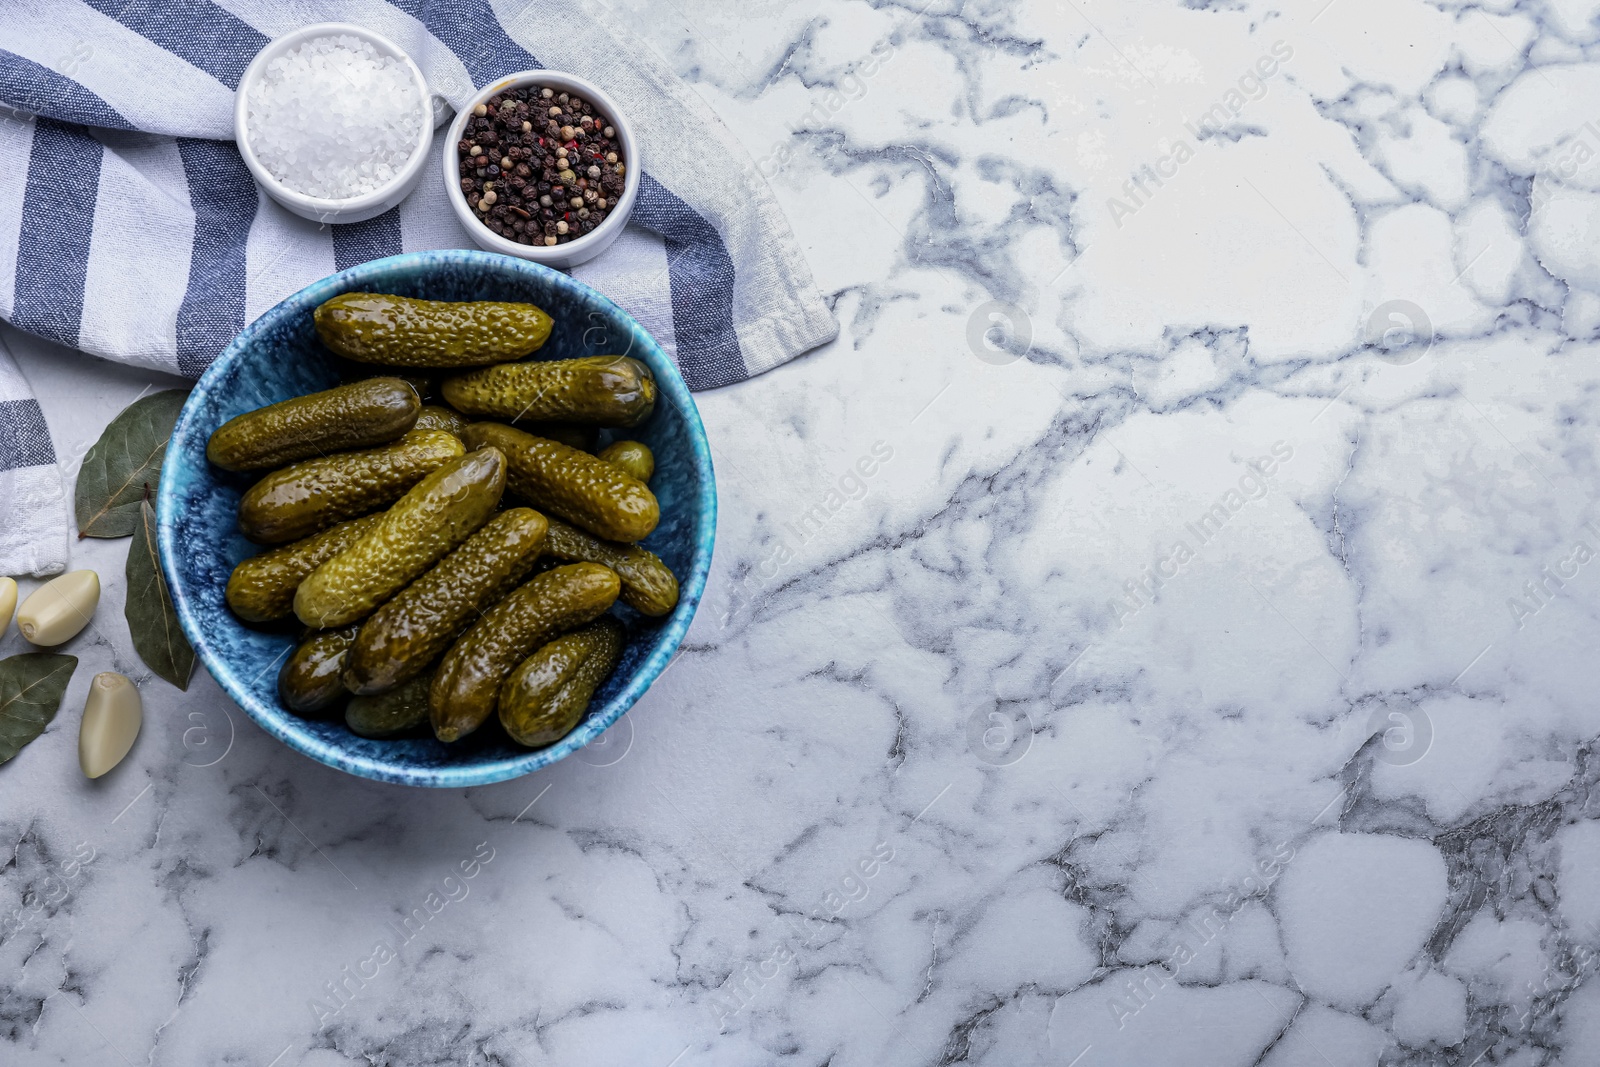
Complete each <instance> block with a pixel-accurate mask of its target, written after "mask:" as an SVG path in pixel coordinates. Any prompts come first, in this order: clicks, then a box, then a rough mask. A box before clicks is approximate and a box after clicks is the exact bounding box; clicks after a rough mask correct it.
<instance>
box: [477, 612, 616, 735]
mask: <svg viewBox="0 0 1600 1067" xmlns="http://www.w3.org/2000/svg"><path fill="white" fill-rule="evenodd" d="M625 636H626V634H625V632H624V630H623V628H622V623H620V622H618V621H617V620H616V619H615V618H613V617H611V616H609V615H607V616H603V617H602V618H600V619H597V620H596V621H595V622H593V623H591V624H590V625H588V626H585V627H584V628H583V629H581V630H577V631H575V632H573V633H570V634H567V635H566V636H565V637H558V638H556V639H555V640H554V641H551V642H550V643H549V644H547V645H545V646H544V647H543V648H541V649H539V650H538V651H537V652H535V653H534V654H533V655H531V656H529V657H528V658H527V659H525V660H523V661H522V663H521V664H520V665H519V666H518V667H517V669H516V670H514V671H512V672H511V676H510V677H508V678H507V679H506V680H505V684H504V685H502V686H501V687H500V725H501V726H503V727H504V728H505V731H506V733H507V734H509V735H510V737H511V739H512V740H513V741H515V742H516V743H517V744H519V745H526V746H527V747H528V748H541V747H543V746H545V745H553V744H555V743H556V742H557V741H559V740H561V739H562V738H563V737H565V736H567V734H569V733H571V732H572V729H573V727H575V726H577V725H578V723H579V722H580V721H581V720H582V719H583V714H584V712H586V711H588V710H589V701H590V700H591V699H592V698H593V697H594V691H595V690H596V689H598V688H599V687H600V686H601V684H602V683H604V682H605V680H606V679H607V678H609V677H610V676H611V672H612V671H613V670H615V669H616V667H617V662H618V661H619V660H620V659H621V658H622V646H623V640H624V637H625Z"/></svg>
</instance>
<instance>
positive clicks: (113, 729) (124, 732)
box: [78, 671, 144, 778]
mask: <svg viewBox="0 0 1600 1067" xmlns="http://www.w3.org/2000/svg"><path fill="white" fill-rule="evenodd" d="M143 722H144V701H143V700H141V699H140V697H139V687H138V686H136V685H134V684H133V683H132V682H130V681H128V679H126V678H124V677H123V676H122V675H120V674H117V673H116V672H115V671H105V672H104V673H102V674H97V675H95V676H94V681H92V682H90V683H89V700H88V702H87V703H85V704H84V706H83V722H82V723H80V724H79V726H78V765H79V766H81V767H82V768H83V773H84V774H85V775H87V776H88V777H90V778H98V777H100V776H101V775H102V774H105V773H106V772H107V771H109V770H110V769H111V768H113V767H115V766H116V765H117V764H119V763H121V762H122V757H124V756H126V755H127V754H128V751H129V750H130V749H132V748H133V742H134V740H135V739H136V738H137V737H138V736H139V726H140V724H141V723H143Z"/></svg>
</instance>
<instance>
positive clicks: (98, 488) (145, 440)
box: [74, 389, 189, 537]
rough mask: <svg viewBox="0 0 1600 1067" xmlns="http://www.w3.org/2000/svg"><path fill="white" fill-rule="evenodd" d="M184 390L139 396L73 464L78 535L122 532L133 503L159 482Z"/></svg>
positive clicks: (130, 520)
mask: <svg viewBox="0 0 1600 1067" xmlns="http://www.w3.org/2000/svg"><path fill="white" fill-rule="evenodd" d="M188 397H189V394H188V392H187V391H185V390H182V389H168V390H166V391H165V392H160V393H152V394H151V395H149V396H146V397H140V398H139V399H138V400H135V401H134V402H133V403H132V404H129V405H128V406H127V407H126V408H124V409H123V410H122V413H121V414H120V415H118V416H117V417H116V418H114V419H112V420H111V425H109V426H107V427H106V431H105V433H103V434H101V435H100V440H98V441H96V442H95V444H94V447H93V448H91V449H89V452H88V454H87V455H85V456H84V457H83V466H82V467H80V468H79V469H78V485H77V490H76V492H75V499H74V510H75V511H76V513H77V518H78V536H79V537H127V536H128V535H129V534H131V533H133V530H134V527H135V526H137V525H138V524H139V502H140V501H141V500H143V499H144V496H145V490H146V488H147V487H148V489H149V491H150V492H151V493H154V492H155V491H156V486H157V485H159V484H160V482H161V461H162V460H163V459H164V458H166V454H167V441H168V440H169V439H170V438H171V437H172V426H173V424H174V423H176V422H177V421H178V412H179V411H180V410H182V408H183V402H184V401H185V400H187V399H188Z"/></svg>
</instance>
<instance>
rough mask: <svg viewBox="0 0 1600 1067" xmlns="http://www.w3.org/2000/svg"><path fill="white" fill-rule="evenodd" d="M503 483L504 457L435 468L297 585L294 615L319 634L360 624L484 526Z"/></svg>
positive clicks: (490, 454)
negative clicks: (357, 536)
mask: <svg viewBox="0 0 1600 1067" xmlns="http://www.w3.org/2000/svg"><path fill="white" fill-rule="evenodd" d="M445 436H449V435H445ZM450 440H452V441H454V440H455V438H454V437H451V438H450ZM457 443H458V444H459V443H460V442H457ZM505 483H506V459H505V456H504V455H502V454H501V453H500V452H499V450H497V449H493V448H486V449H482V450H480V451H477V452H472V453H469V454H468V455H465V456H462V457H460V458H458V459H455V460H453V461H451V462H449V463H447V464H445V465H444V466H442V467H440V468H439V469H438V470H436V471H434V472H433V473H432V474H430V475H428V476H427V477H426V478H424V479H422V481H420V482H418V483H417V484H416V485H415V486H413V487H412V488H411V489H410V490H408V491H407V492H406V494H405V496H403V497H401V498H400V500H399V501H398V502H397V503H396V504H395V505H394V506H393V507H391V508H390V509H389V510H388V511H386V512H384V513H383V516H382V517H381V518H380V519H379V520H378V522H377V524H376V525H374V526H373V527H372V529H370V530H368V531H367V532H366V533H365V534H363V535H362V536H361V537H359V538H358V539H357V540H356V541H355V542H354V543H353V544H351V545H350V547H348V548H346V549H345V550H344V551H343V552H341V553H339V554H338V555H337V556H334V557H333V558H332V559H330V560H328V561H327V562H326V563H323V564H322V565H321V566H320V567H318V568H317V569H316V570H314V571H312V572H311V574H310V575H309V576H308V577H307V578H306V580H305V581H303V582H301V583H300V588H299V589H298V590H296V591H295V595H294V613H295V615H296V616H297V617H299V619H300V621H301V622H303V623H305V624H306V625H307V626H315V627H318V628H319V629H326V628H328V627H332V626H345V625H348V624H349V623H352V622H355V621H356V620H358V619H362V618H365V617H366V616H367V615H369V614H371V613H372V611H373V610H374V609H375V608H377V606H378V605H379V604H382V603H384V602H385V601H386V600H388V599H389V598H390V597H392V596H394V595H395V594H396V593H398V592H399V591H400V590H401V589H404V588H405V587H406V585H407V584H408V583H409V582H411V580H412V579H413V578H416V577H417V576H418V575H419V574H421V573H422V572H423V571H425V570H427V569H428V568H429V567H431V566H433V564H434V563H435V562H437V561H438V560H439V558H440V557H442V556H444V555H445V554H446V553H447V552H449V551H450V550H451V549H453V548H455V547H456V546H457V545H459V544H460V543H461V542H462V541H465V540H466V539H467V538H468V537H470V536H472V534H473V533H474V532H475V531H476V530H477V529H478V528H479V527H480V526H482V525H483V524H484V523H486V522H488V521H489V517H490V516H491V515H493V514H494V510H495V508H497V507H499V505H500V496H501V493H503V492H504V490H505Z"/></svg>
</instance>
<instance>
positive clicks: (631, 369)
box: [439, 356, 656, 426]
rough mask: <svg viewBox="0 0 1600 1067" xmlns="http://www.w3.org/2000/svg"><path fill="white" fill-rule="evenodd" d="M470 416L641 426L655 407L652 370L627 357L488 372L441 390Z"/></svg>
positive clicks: (449, 381) (514, 365)
mask: <svg viewBox="0 0 1600 1067" xmlns="http://www.w3.org/2000/svg"><path fill="white" fill-rule="evenodd" d="M439 389H440V392H441V393H443V395H444V399H445V402H446V403H448V404H449V405H450V406H451V407H453V408H455V409H456V410H457V411H459V412H462V413H463V414H466V415H488V416H492V417H495V418H501V419H518V420H521V419H535V420H541V421H554V422H581V423H590V424H593V425H596V426H637V425H639V423H641V422H643V421H644V420H645V419H647V418H649V417H650V412H651V411H652V410H654V408H655V403H656V380H655V378H654V377H652V376H651V374H650V368H649V367H646V366H645V365H644V364H643V363H640V362H639V361H638V360H636V359H629V358H628V357H627V356H584V357H583V358H581V359H556V360H544V361H533V362H527V363H502V364H500V365H499V366H497V367H484V368H483V369H482V370H475V371H471V372H469V373H467V374H463V375H459V376H458V377H454V378H446V379H445V380H444V382H443V383H441V384H440V386H439Z"/></svg>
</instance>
